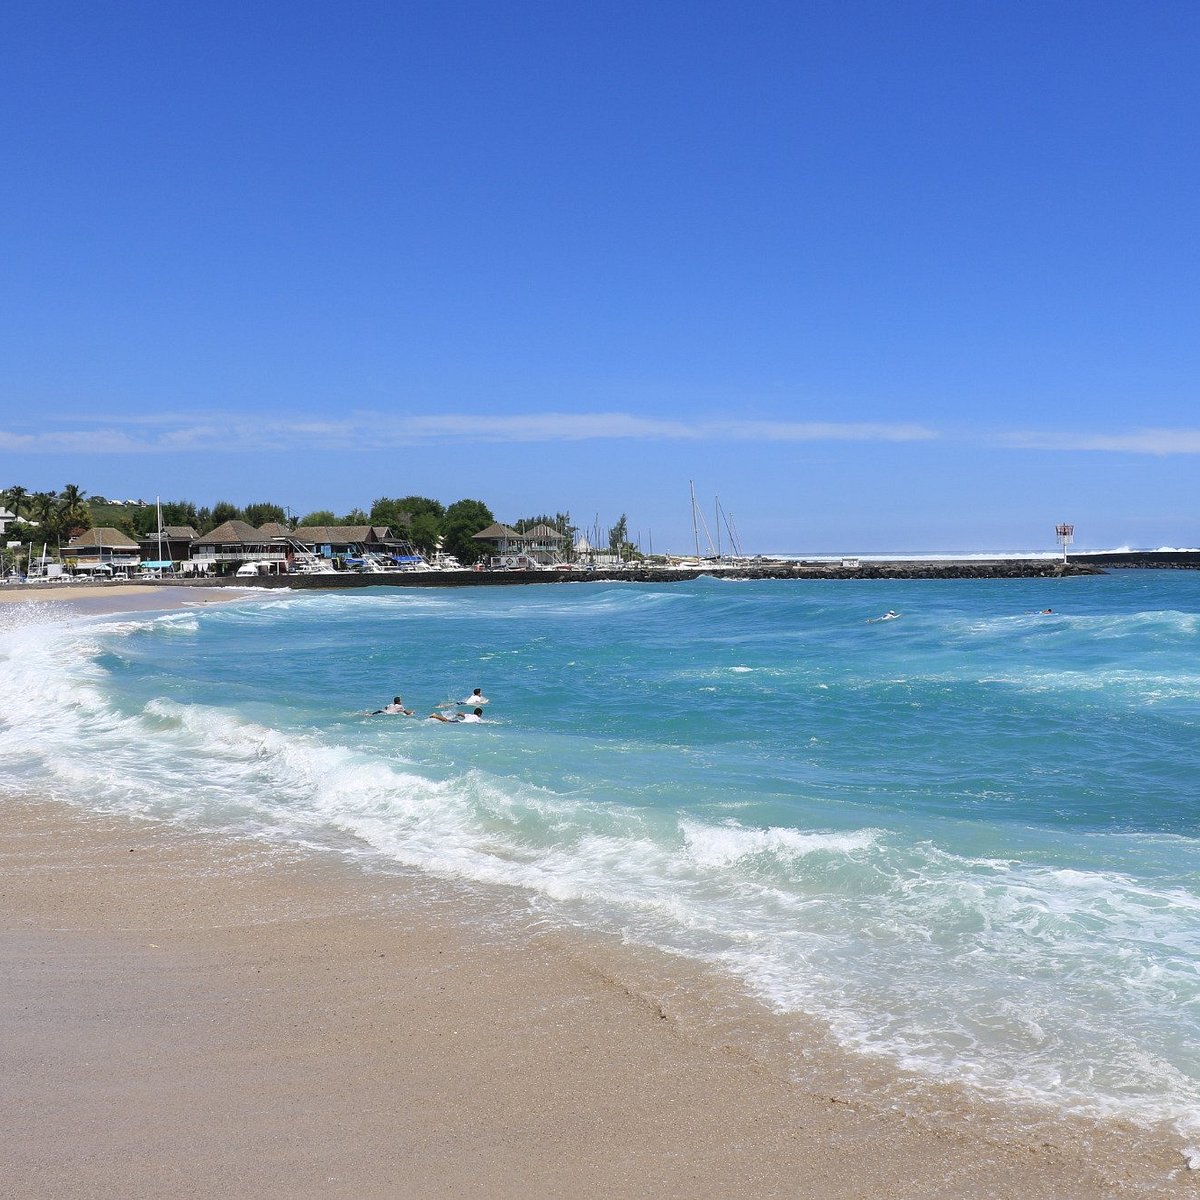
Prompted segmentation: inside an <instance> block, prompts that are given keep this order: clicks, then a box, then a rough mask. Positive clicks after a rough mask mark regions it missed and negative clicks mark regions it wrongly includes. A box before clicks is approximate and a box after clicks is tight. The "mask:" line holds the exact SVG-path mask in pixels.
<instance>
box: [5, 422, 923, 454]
mask: <svg viewBox="0 0 1200 1200" xmlns="http://www.w3.org/2000/svg"><path fill="white" fill-rule="evenodd" d="M74 425H75V427H73V428H72V427H66V423H65V422H64V423H63V427H61V428H57V429H46V428H42V429H39V430H38V431H36V432H24V431H21V430H16V429H9V430H3V429H0V449H4V450H9V451H13V452H25V453H41V454H48V453H66V452H69V453H75V454H84V453H97V454H154V453H178V452H180V451H188V450H195V451H201V450H203V451H214V450H225V451H234V450H246V451H270V450H301V449H305V448H308V447H311V448H319V447H324V448H328V449H356V448H371V447H388V446H405V445H415V444H419V443H429V442H496V443H504V442H509V443H512V442H584V441H598V440H626V441H738V442H830V441H848V442H915V441H929V440H931V439H933V438H936V437H938V436H939V435H938V433H937V431H935V430H933V429H929V428H927V427H926V426H924V425H918V424H873V423H868V422H841V423H839V422H799V421H760V420H736V421H730V420H700V421H679V420H671V419H660V418H654V417H642V416H636V415H634V414H631V413H620V412H607V413H553V412H551V413H522V414H514V415H510V416H498V415H488V414H482V415H480V414H475V413H421V414H411V415H409V414H406V415H403V416H396V415H395V414H393V413H378V412H357V413H351V414H348V415H347V416H346V417H344V418H340V419H333V418H327V419H326V418H317V419H314V418H305V419H301V420H290V419H288V418H285V417H278V416H266V417H254V418H250V417H246V416H244V415H233V414H230V415H219V416H206V417H204V418H197V417H195V416H194V415H188V414H179V415H176V416H174V417H171V416H167V415H163V414H158V415H155V416H146V417H143V416H131V417H128V418H124V417H112V416H109V417H105V418H103V419H102V420H99V421H97V422H95V423H94V424H90V425H86V426H85V424H84V422H82V421H79V422H75V423H74Z"/></svg>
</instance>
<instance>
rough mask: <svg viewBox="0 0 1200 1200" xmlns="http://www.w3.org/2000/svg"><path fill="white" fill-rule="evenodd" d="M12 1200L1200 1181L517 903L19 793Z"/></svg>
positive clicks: (11, 828) (794, 1192) (2, 943)
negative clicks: (915, 1073)
mask: <svg viewBox="0 0 1200 1200" xmlns="http://www.w3.org/2000/svg"><path fill="white" fill-rule="evenodd" d="M0 929H2V936H0V947H2V949H0V955H2V958H3V962H2V964H0V1013H2V1014H4V1016H3V1018H2V1019H0V1063H2V1064H3V1067H2V1068H0V1070H2V1071H3V1077H4V1078H3V1086H2V1087H0V1128H3V1129H4V1130H5V1137H4V1139H3V1142H2V1143H0V1195H3V1196H12V1197H22V1198H35V1197H36V1198H40V1197H47V1198H48V1197H55V1198H56V1200H57V1198H65V1197H88V1198H89V1200H95V1198H101V1197H118V1196H119V1197H127V1198H137V1197H176V1196H178V1197H183V1196H217V1195H219V1196H231V1197H240V1196H254V1197H260V1198H261V1197H279V1198H283V1197H289V1198H296V1197H365V1198H370V1197H460V1196H461V1197H465V1196H472V1197H476V1196H487V1197H501V1198H505V1197H513V1198H516V1197H523V1198H528V1197H565V1196H571V1197H574V1196H604V1197H645V1196H667V1197H674V1196H678V1197H684V1196H686V1197H733V1196H738V1197H822V1198H824V1197H905V1198H909V1197H1022V1198H1040V1197H1061V1198H1085V1197H1086V1198H1092V1197H1101V1196H1155V1197H1157V1196H1173V1197H1179V1196H1188V1197H1191V1196H1197V1195H1200V1188H1198V1187H1197V1184H1198V1182H1200V1180H1198V1179H1197V1176H1198V1174H1200V1173H1197V1172H1189V1171H1188V1170H1187V1169H1186V1167H1185V1165H1184V1162H1183V1159H1182V1157H1181V1156H1180V1154H1179V1148H1178V1147H1177V1146H1172V1145H1171V1143H1170V1141H1169V1139H1167V1138H1165V1137H1163V1136H1151V1135H1145V1136H1143V1135H1139V1134H1137V1133H1136V1131H1134V1130H1131V1129H1128V1128H1126V1127H1124V1126H1116V1125H1107V1126H1091V1125H1088V1124H1086V1123H1082V1122H1068V1121H1062V1120H1055V1119H1050V1118H1047V1119H1045V1120H1040V1121H1039V1120H1035V1119H1034V1118H1033V1117H1032V1116H1031V1114H1028V1113H1015V1112H1012V1111H1010V1110H1008V1109H1005V1108H989V1107H988V1106H986V1105H983V1104H980V1103H978V1102H973V1101H969V1100H967V1099H966V1098H965V1097H964V1096H962V1095H961V1094H959V1093H958V1092H956V1091H954V1090H952V1089H937V1090H930V1089H924V1090H921V1089H919V1088H917V1089H914V1088H913V1087H912V1084H911V1081H904V1080H902V1079H899V1078H898V1077H897V1076H896V1074H895V1073H894V1072H890V1071H888V1070H886V1069H882V1068H872V1067H870V1066H869V1065H867V1064H863V1063H860V1062H858V1061H856V1060H854V1059H851V1058H849V1057H847V1056H844V1055H840V1054H839V1053H838V1052H837V1051H836V1050H835V1049H834V1048H832V1047H830V1046H829V1045H827V1044H826V1043H825V1042H824V1040H823V1039H822V1038H821V1036H820V1033H819V1031H817V1030H812V1029H805V1028H804V1026H803V1025H802V1024H800V1023H797V1022H794V1021H791V1020H785V1019H784V1018H782V1017H778V1016H775V1015H773V1014H771V1013H768V1012H766V1011H765V1010H763V1009H761V1008H759V1007H758V1006H757V1005H755V1004H754V1003H753V1002H751V1001H749V1000H747V999H746V998H745V997H742V996H740V995H739V993H738V992H737V991H736V989H735V988H734V987H732V985H730V984H729V983H727V982H726V981H723V980H721V979H720V978H717V977H715V976H713V975H712V974H711V973H709V972H707V971H705V970H704V969H703V968H702V967H699V966H696V965H695V964H689V963H686V962H680V961H678V960H676V959H672V958H668V957H666V956H660V955H655V954H652V953H648V952H639V951H633V950H631V949H629V948H627V947H623V946H620V945H617V944H615V943H613V942H611V941H608V940H605V939H601V938H589V937H584V936H582V935H578V934H576V933H573V932H571V931H567V930H563V929H561V928H557V927H555V926H554V925H552V924H549V923H547V922H546V921H544V920H541V919H539V918H537V917H536V916H535V915H534V914H532V913H531V912H530V911H529V910H528V909H527V907H526V905H525V902H524V900H523V899H522V897H521V896H520V895H519V894H517V893H513V892H508V891H503V890H496V891H490V892H489V891H485V890H480V889H469V888H465V887H457V886H454V885H451V884H449V883H442V882H438V881H431V880H428V879H425V878H422V877H419V876H412V875H405V874H401V873H398V872H394V871H391V870H388V869H384V868H382V866H380V865H379V864H377V865H376V867H375V868H374V869H369V868H367V867H364V865H363V864H361V863H354V862H349V861H347V860H346V859H345V858H344V857H343V856H341V855H339V854H337V853H333V852H317V851H299V850H296V849H294V848H293V849H285V848H280V847H272V846H269V845H264V844H259V843H254V842H248V841H231V840H225V839H222V838H219V837H217V836H215V835H203V834H200V833H196V832H185V831H181V830H179V829H176V828H173V827H170V826H167V825H164V824H161V823H155V822H151V821H146V820H139V819H135V818H129V817H123V816H98V815H94V814H87V813H85V812H83V811H81V810H79V809H77V808H75V807H74V806H71V805H67V804H65V803H61V802H54V801H50V800H44V799H30V800H29V801H27V802H13V803H6V805H5V814H4V821H3V823H2V825H0Z"/></svg>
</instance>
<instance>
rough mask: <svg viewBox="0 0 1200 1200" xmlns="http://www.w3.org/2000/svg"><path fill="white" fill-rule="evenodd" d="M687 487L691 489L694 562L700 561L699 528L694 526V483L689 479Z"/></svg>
mask: <svg viewBox="0 0 1200 1200" xmlns="http://www.w3.org/2000/svg"><path fill="white" fill-rule="evenodd" d="M688 487H689V488H691V490H692V542H693V544H694V545H695V547H696V563H697V565H699V562H700V530H699V529H698V528H697V527H696V485H695V484H694V483H693V482H692V481H691V480H690V479H689V480H688Z"/></svg>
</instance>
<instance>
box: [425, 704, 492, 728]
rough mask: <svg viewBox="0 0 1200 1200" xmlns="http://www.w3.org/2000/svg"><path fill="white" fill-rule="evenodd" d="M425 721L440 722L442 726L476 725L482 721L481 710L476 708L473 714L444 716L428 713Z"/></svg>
mask: <svg viewBox="0 0 1200 1200" xmlns="http://www.w3.org/2000/svg"><path fill="white" fill-rule="evenodd" d="M425 719H426V720H427V721H441V722H442V724H443V725H459V724H462V723H464V722H465V723H468V724H472V725H478V724H480V723H481V722H482V721H483V709H482V708H477V709H476V710H475V711H474V712H473V713H451V714H450V715H449V716H446V715H445V714H444V713H430V714H429V716H427V717H426V718H425Z"/></svg>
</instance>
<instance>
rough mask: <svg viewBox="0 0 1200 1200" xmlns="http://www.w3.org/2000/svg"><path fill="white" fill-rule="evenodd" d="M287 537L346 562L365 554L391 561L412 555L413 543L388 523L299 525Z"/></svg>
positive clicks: (318, 553) (311, 550) (319, 552)
mask: <svg viewBox="0 0 1200 1200" xmlns="http://www.w3.org/2000/svg"><path fill="white" fill-rule="evenodd" d="M287 536H288V538H289V540H290V541H291V542H293V543H295V544H296V545H298V546H302V547H303V548H304V549H305V550H307V551H308V552H309V553H311V554H315V555H317V556H318V557H320V558H327V559H340V560H342V561H343V562H345V561H346V560H351V561H355V560H357V561H359V562H361V561H362V560H363V558H364V556H366V557H367V558H369V559H375V560H382V561H384V562H391V561H392V560H394V559H396V558H399V557H402V556H406V555H411V554H412V549H411V547H410V546H409V544H408V543H407V542H406V541H404V539H403V538H398V537H396V536H394V535H393V533H392V530H391V528H390V527H389V526H387V525H298V526H296V528H295V529H293V530H292V531H291V532H290V533H289V534H288V535H287Z"/></svg>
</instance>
